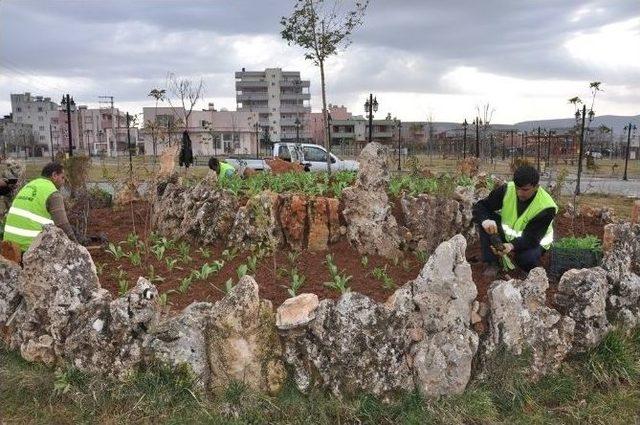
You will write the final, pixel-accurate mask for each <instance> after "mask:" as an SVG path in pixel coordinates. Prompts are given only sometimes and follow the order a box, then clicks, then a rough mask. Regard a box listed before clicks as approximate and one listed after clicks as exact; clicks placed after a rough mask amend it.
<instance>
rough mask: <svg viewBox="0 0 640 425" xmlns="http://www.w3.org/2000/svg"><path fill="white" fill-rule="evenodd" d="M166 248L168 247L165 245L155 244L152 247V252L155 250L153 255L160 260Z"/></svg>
mask: <svg viewBox="0 0 640 425" xmlns="http://www.w3.org/2000/svg"><path fill="white" fill-rule="evenodd" d="M166 250H167V248H166V247H165V246H164V245H153V246H152V247H151V252H153V255H155V256H156V258H157V259H158V260H162V258H163V257H164V252H165V251H166Z"/></svg>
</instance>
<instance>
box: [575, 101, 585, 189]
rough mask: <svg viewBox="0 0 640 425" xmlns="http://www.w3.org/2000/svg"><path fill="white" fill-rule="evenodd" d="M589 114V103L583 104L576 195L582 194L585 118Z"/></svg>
mask: <svg viewBox="0 0 640 425" xmlns="http://www.w3.org/2000/svg"><path fill="white" fill-rule="evenodd" d="M586 115H587V105H583V106H582V126H581V130H580V146H579V147H578V178H577V180H576V191H575V194H576V195H580V175H581V174H582V155H583V152H582V150H583V148H584V120H585V118H586Z"/></svg>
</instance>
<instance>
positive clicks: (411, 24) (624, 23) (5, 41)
mask: <svg viewBox="0 0 640 425" xmlns="http://www.w3.org/2000/svg"><path fill="white" fill-rule="evenodd" d="M293 4H294V0H0V114H8V113H9V112H10V109H11V106H10V102H9V94H10V93H20V92H25V91H29V92H31V93H32V94H37V95H44V96H50V97H52V98H53V99H54V100H56V101H58V102H59V101H60V98H61V96H62V94H63V93H70V94H71V95H72V96H74V98H75V100H76V103H80V104H88V105H89V106H95V105H97V101H98V96H100V95H111V96H114V97H115V102H116V106H118V107H120V108H122V109H128V110H130V111H132V112H140V111H141V109H142V106H151V105H153V102H152V100H151V99H150V98H149V97H148V96H147V94H148V93H149V91H150V90H151V89H152V88H162V87H164V86H165V84H166V75H167V73H168V72H173V73H175V74H177V75H179V76H182V77H188V78H193V79H199V78H200V77H202V78H203V79H204V81H205V83H206V91H205V99H204V101H203V102H202V103H201V104H200V105H198V106H199V107H201V108H205V107H206V104H207V102H214V103H215V105H216V107H226V108H228V109H230V110H233V109H235V106H236V103H235V88H234V83H235V79H234V72H235V71H239V70H240V69H241V68H242V67H245V68H246V69H247V70H263V69H264V68H267V67H269V68H272V67H279V68H283V69H284V70H288V71H296V70H299V71H301V72H302V77H303V78H304V79H309V80H311V94H312V100H311V104H312V108H313V110H314V111H319V110H320V109H321V106H322V104H321V100H320V83H319V81H320V77H319V71H318V69H317V68H315V67H314V66H313V64H312V63H311V62H309V61H306V60H305V59H304V56H303V51H302V50H301V49H299V48H297V47H289V46H287V44H286V43H285V42H284V41H283V40H282V39H281V36H280V23H279V21H280V18H281V17H282V16H283V15H288V14H289V13H290V12H291V10H292V7H293ZM352 39H353V43H352V44H351V46H349V47H348V48H347V49H346V50H344V51H341V52H339V55H338V56H337V57H333V58H332V59H331V60H329V61H328V63H327V73H326V74H327V75H326V76H327V96H328V101H329V102H331V103H334V104H342V105H345V106H347V107H348V108H349V109H350V110H351V111H352V112H354V113H356V114H362V113H363V111H362V109H363V106H362V105H363V103H364V100H365V98H366V97H367V96H368V93H369V92H372V93H374V94H375V95H376V96H377V99H378V103H379V105H380V107H379V112H378V116H380V117H382V116H384V115H386V113H387V112H390V113H391V114H393V115H395V116H398V117H399V118H401V119H403V120H406V121H415V120H422V121H424V120H427V118H428V117H429V116H430V117H431V118H432V119H433V120H434V121H462V120H463V119H464V118H467V119H469V120H470V119H472V118H473V116H474V113H475V112H474V111H475V108H476V106H477V105H482V104H485V103H487V102H488V103H490V104H491V106H492V108H495V113H494V116H493V122H495V123H514V122H517V121H523V120H533V119H546V118H565V117H570V116H571V114H572V106H571V105H569V104H568V103H567V99H569V98H571V97H573V96H580V97H581V98H582V99H585V100H586V99H589V98H590V92H589V88H588V85H589V82H590V81H596V80H597V81H601V82H602V87H603V89H604V91H603V92H601V93H599V94H598V97H597V99H596V104H595V108H594V109H595V111H596V114H598V115H637V114H640V0H602V1H588V0H580V1H577V0H536V1H532V0H482V1H479V0H469V1H458V0H449V1H444V0H371V3H370V6H369V9H368V10H367V14H366V16H365V19H364V25H363V26H362V27H361V28H359V29H357V30H356V31H355V33H354V34H353V37H352Z"/></svg>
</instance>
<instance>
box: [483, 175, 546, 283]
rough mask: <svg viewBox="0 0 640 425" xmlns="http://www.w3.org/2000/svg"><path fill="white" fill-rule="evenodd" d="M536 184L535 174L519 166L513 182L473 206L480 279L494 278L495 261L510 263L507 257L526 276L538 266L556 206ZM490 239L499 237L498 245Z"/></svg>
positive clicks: (495, 273) (495, 270) (496, 266)
mask: <svg viewBox="0 0 640 425" xmlns="http://www.w3.org/2000/svg"><path fill="white" fill-rule="evenodd" d="M539 182H540V174H538V171H537V170H536V169H535V168H534V167H531V166H530V165H523V166H521V167H519V168H518V169H517V170H516V171H515V172H514V173H513V181H510V182H508V183H507V184H504V185H502V186H499V187H497V188H495V189H493V190H492V191H491V193H489V196H487V197H486V198H485V199H481V200H480V201H478V202H477V203H476V204H475V205H474V206H473V219H474V222H475V223H476V224H477V225H478V226H479V232H480V243H481V245H482V259H483V261H484V262H485V263H487V268H486V269H485V271H484V272H483V275H484V276H486V277H495V276H496V275H497V272H498V262H499V260H500V259H501V258H505V261H508V262H510V260H508V258H507V257H506V256H509V255H513V258H514V260H515V263H516V265H518V266H519V267H520V268H521V269H522V270H524V271H526V272H528V271H529V270H531V269H533V268H534V267H537V266H538V262H539V261H540V257H541V256H542V253H543V252H544V250H547V249H548V248H549V247H550V246H551V243H552V242H553V218H554V217H555V215H556V212H557V211H558V206H557V205H556V203H555V202H554V201H553V199H552V198H551V195H549V193H547V191H545V190H544V189H543V188H541V187H540V186H539ZM492 235H499V237H500V241H499V242H502V244H497V245H498V246H496V243H492V237H493V238H494V240H495V238H496V236H492ZM499 257H500V258H499Z"/></svg>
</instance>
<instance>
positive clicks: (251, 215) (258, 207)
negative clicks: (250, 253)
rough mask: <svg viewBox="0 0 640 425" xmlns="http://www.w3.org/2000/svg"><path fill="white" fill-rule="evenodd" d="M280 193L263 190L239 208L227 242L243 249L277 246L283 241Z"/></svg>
mask: <svg viewBox="0 0 640 425" xmlns="http://www.w3.org/2000/svg"><path fill="white" fill-rule="evenodd" d="M277 205H278V195H277V194H275V193H273V192H266V191H265V192H261V193H259V194H257V195H255V196H253V197H252V198H250V199H249V200H248V201H247V203H246V205H244V206H242V207H240V208H238V211H237V213H236V215H235V219H234V221H233V226H232V228H231V232H230V233H229V235H228V238H227V243H228V244H229V245H232V246H236V247H238V248H241V249H249V248H250V247H252V246H255V245H259V244H264V245H266V246H267V247H277V246H278V245H280V243H281V242H282V233H281V231H280V228H279V226H278V219H277Z"/></svg>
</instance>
